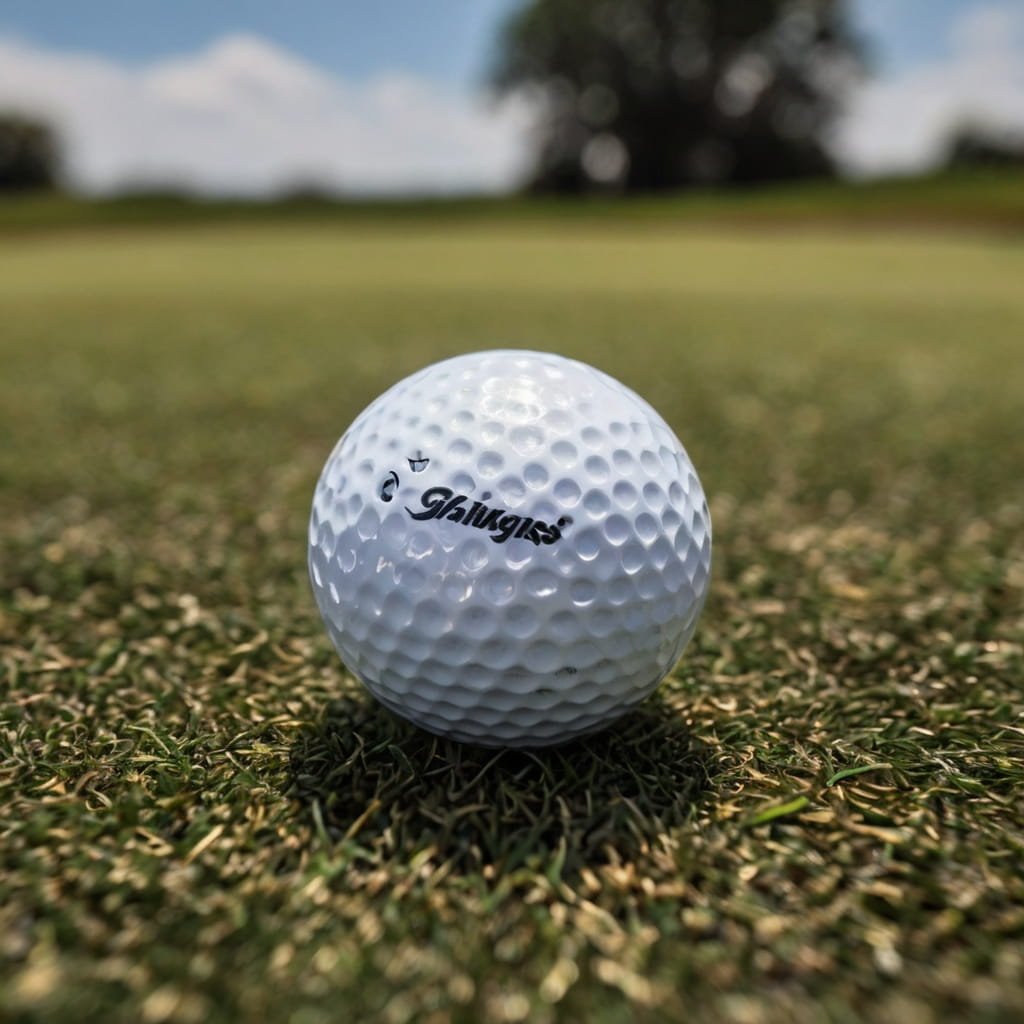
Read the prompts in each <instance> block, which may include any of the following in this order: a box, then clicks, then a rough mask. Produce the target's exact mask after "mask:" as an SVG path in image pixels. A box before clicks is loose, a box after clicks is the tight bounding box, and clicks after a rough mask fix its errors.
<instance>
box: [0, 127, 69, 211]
mask: <svg viewBox="0 0 1024 1024" xmlns="http://www.w3.org/2000/svg"><path fill="white" fill-rule="evenodd" d="M59 173H60V144H59V141H58V139H57V133H56V132H55V131H54V129H53V128H51V127H50V126H49V125H48V124H46V123H45V122H44V121H39V120H37V119H35V118H32V117H26V116H24V115H22V114H15V113H3V112H0V192H29V191H35V190H39V189H51V188H54V187H56V185H57V182H58V178H59Z"/></svg>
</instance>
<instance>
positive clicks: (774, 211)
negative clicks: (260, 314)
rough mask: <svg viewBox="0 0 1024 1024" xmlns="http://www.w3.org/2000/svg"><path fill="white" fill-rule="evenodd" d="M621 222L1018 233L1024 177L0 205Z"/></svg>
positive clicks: (117, 219)
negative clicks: (616, 191)
mask: <svg viewBox="0 0 1024 1024" xmlns="http://www.w3.org/2000/svg"><path fill="white" fill-rule="evenodd" d="M597 216H599V217H601V218H603V219H604V220H605V221H606V222H608V221H611V222H624V223H625V224H636V223H640V224H644V223H646V224H652V223H656V224H665V223H669V224H674V225H679V224H697V225H700V224H710V225H719V226H730V225H731V226H738V227H747V226H751V225H759V226H772V225H775V226H782V227H791V226H794V225H805V226H814V225H821V224H832V225H843V226H846V227H860V228H864V227H865V226H867V227H879V226H882V227H891V226H893V225H901V224H902V225H906V226H916V227H929V228H936V227H951V228H964V227H968V228H982V229H985V230H989V231H999V232H1014V233H1017V234H1019V233H1020V231H1021V230H1024V177H1022V175H1021V173H1020V171H1019V170H1016V169H1010V170H1005V169H975V170H970V171H955V172H949V171H947V172H943V173H938V174H934V175H930V176H927V177H903V178H892V179H887V180H874V181H866V182H859V183H850V182H842V181H834V182H830V181H824V182H816V183H811V184H807V183H800V184H796V185H793V184H782V185H769V186H763V187H761V188H756V189H743V190H735V191H722V190H704V189H696V190H691V191H686V192H681V193H679V194H677V195H674V196H670V197H656V198H630V199H625V200H624V199H622V198H614V197H613V198H602V197H592V198H589V199H587V200H586V201H580V200H579V199H572V200H562V199H552V198H545V199H537V198H533V199H530V198H524V197H511V198H501V197H497V198H494V197H486V196H484V197H477V198H472V197H471V198H440V199H399V200H387V201H385V200H375V201H373V202H360V201H359V200H346V199H332V198H329V197H327V196H320V197H318V196H316V195H306V196H303V195H296V196H290V197H289V196H285V197H279V198H276V199H271V200H268V201H266V202H261V203H252V202H249V201H246V200H224V199H206V200H196V199H193V198H189V197H188V196H185V195H176V194H174V193H166V194H160V193H139V194H137V195H131V194H129V195H124V196H118V197H115V198H111V199H105V200H87V199H76V198H74V197H73V196H67V195H42V196H31V197H28V198H22V199H20V200H17V201H10V200H8V201H6V202H0V233H21V234H33V233H36V232H39V231H52V230H61V231H66V230H68V229H82V228H86V229H88V228H95V227H102V226H106V227H115V226H117V227H124V226H139V225H143V226H147V225H153V224H165V225H172V224H179V225H180V224H210V223H215V224H216V223H220V224H232V223H235V224H237V223H243V224H251V223H253V222H256V223H264V224H273V223H295V222H300V223H307V224H309V223H317V224H322V223H325V222H326V223H328V224H335V225H337V224H357V225H358V224H364V225H365V224H369V225H371V226H379V225H381V224H391V225H392V226H394V227H397V228H399V229H400V230H404V229H405V227H406V226H408V225H409V224H410V223H417V222H420V223H422V222H428V223H429V222H436V221H438V220H445V221H453V222H455V223H458V224H465V223H467V222H469V223H472V222H479V221H483V222H485V223H487V224H492V223H493V222H494V221H499V222H501V221H503V222H506V223H508V222H516V223H520V222H522V221H523V220H524V219H529V220H533V221H540V222H541V223H543V222H550V221H551V219H552V218H554V219H558V220H567V221H570V222H575V221H580V220H583V221H592V220H593V219H594V218H595V217H597Z"/></svg>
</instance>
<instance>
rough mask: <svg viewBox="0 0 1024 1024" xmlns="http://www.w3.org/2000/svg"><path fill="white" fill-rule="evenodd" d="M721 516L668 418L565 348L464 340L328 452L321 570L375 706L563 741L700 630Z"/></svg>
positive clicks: (446, 732)
mask: <svg viewBox="0 0 1024 1024" xmlns="http://www.w3.org/2000/svg"><path fill="white" fill-rule="evenodd" d="M710 567H711V520H710V516H709V514H708V507H707V502H706V500H705V497H704V492H703V490H702V488H701V485H700V481H699V479H698V477H697V473H696V470H695V469H694V468H693V465H692V463H691V462H690V459H689V457H688V456H687V454H686V451H685V450H684V448H683V446H682V444H680V442H679V440H678V438H677V437H676V436H675V434H673V432H672V430H671V429H670V428H669V427H668V426H667V424H666V423H665V421H664V420H663V419H662V418H661V417H660V416H659V415H658V414H657V413H656V412H655V411H654V409H653V408H651V406H650V405H649V404H648V403H647V402H646V401H644V399H642V398H641V397H640V396H639V395H637V394H636V393H635V392H633V391H631V390H630V389H629V388H627V387H625V386H624V385H623V384H621V383H619V382H618V381H616V380H614V379H613V378H611V377H609V376H608V375H607V374H604V373H602V372H601V371H599V370H596V369H594V368H593V367H591V366H588V365H586V364H584V363H580V362H577V361H575V360H571V359H566V358H563V357H561V356H557V355H552V354H547V353H541V352H529V351H517V350H506V351H493V352H479V353H473V354H470V355H463V356H457V357H455V358H453V359H448V360H445V361H443V362H440V363H436V364H434V365H433V366H429V367H427V368H426V369H424V370H421V371H419V372H418V373H415V374H413V375H412V376H410V377H408V378H406V379H405V380H403V381H400V382H399V383H398V384H396V385H395V386H394V387H392V388H391V389H390V390H389V391H387V392H385V393H384V394H383V395H381V397H380V398H378V399H377V400H376V401H375V402H373V403H372V404H371V405H370V406H369V407H368V408H367V409H366V410H365V411H364V412H363V413H362V414H361V415H360V416H359V417H358V418H357V419H356V420H355V422H354V423H353V424H352V425H351V426H350V427H349V429H348V430H347V431H346V432H345V434H344V435H343V436H342V438H341V440H340V441H339V442H338V444H337V445H336V447H335V449H334V451H333V452H332V453H331V455H330V457H329V458H328V460H327V463H326V465H325V466H324V469H323V472H322V474H321V476H320V480H319V483H318V484H317V487H316V491H315V493H314V496H313V509H312V515H311V518H310V524H309V571H310V577H311V580H312V584H313V592H314V595H315V597H316V602H317V605H318V607H319V609H320V613H321V615H322V616H323V619H324V622H325V624H326V626H327V631H328V633H329V635H330V638H331V640H332V642H333V644H334V646H335V648H336V649H337V651H338V653H339V654H340V655H341V658H342V659H343V661H344V662H345V664H346V665H347V667H348V668H349V670H350V671H351V672H352V673H353V674H354V675H355V676H356V677H357V678H359V679H360V680H361V681H362V683H363V684H364V685H365V686H366V688H367V689H368V690H369V691H370V692H371V693H372V694H373V696H374V697H376V698H377V700H379V701H380V702H381V703H382V704H384V705H386V706H387V707H388V708H390V709H391V710H392V711H394V712H396V713H397V714H399V715H401V716H402V717H404V718H407V719H409V720H410V721H412V722H415V723H416V724H417V725H419V726H421V727H423V728H425V729H428V730H430V731H431V732H433V733H436V734H438V735H441V736H447V737H450V738H452V739H456V740H461V741H464V742H469V743H477V744H482V745H485V746H515V747H539V746H546V745H550V744H554V743H561V742H564V741H566V740H569V739H572V738H574V737H576V736H580V735H583V734H585V733H588V732H592V731H594V730H596V729H599V728H602V727H603V726H605V725H607V724H609V723H610V722H612V721H614V720H615V719H616V718H618V717H619V716H621V715H622V714H624V713H625V712H626V711H628V710H629V709H630V708H631V707H633V706H634V705H636V704H638V703H639V702H640V701H642V700H643V699H644V698H645V697H647V696H648V695H649V694H650V693H651V692H652V691H653V690H654V689H655V687H656V686H657V685H658V683H659V682H660V681H661V680H662V678H664V676H665V675H666V674H667V673H668V672H669V671H670V670H671V669H672V667H673V666H674V664H675V663H676V661H677V660H678V658H679V657H680V655H681V654H682V652H683V649H684V648H685V646H686V644H687V643H688V642H689V640H690V638H691V636H692V635H693V632H694V629H695V627H696V625H697V619H698V617H699V616H700V612H701V609H702V608H703V606H704V601H705V598H706V596H707V589H708V579H709V572H710Z"/></svg>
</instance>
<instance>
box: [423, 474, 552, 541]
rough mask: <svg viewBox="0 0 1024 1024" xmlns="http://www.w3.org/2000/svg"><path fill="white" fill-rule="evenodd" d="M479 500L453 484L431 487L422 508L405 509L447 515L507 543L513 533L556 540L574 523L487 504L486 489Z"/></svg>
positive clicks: (425, 515) (431, 515)
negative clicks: (517, 513)
mask: <svg viewBox="0 0 1024 1024" xmlns="http://www.w3.org/2000/svg"><path fill="white" fill-rule="evenodd" d="M480 497H481V499H482V500H480V501H472V500H471V499H470V497H469V495H468V494H456V493H455V492H454V491H453V490H452V489H451V488H450V487H428V488H427V489H426V490H425V491H424V492H423V493H422V494H421V495H420V502H421V503H422V505H423V510H422V511H420V512H417V511H415V510H413V509H411V508H409V506H408V505H406V506H405V511H406V512H408V513H409V515H410V516H412V518H413V519H418V520H425V519H446V520H448V522H451V523H461V524H462V525H463V526H471V527H473V528H474V529H476V530H486V531H487V532H488V533H490V535H491V540H493V541H494V543H495V544H504V543H505V542H506V541H508V540H511V539H512V538H513V537H515V538H517V539H522V540H528V541H529V542H530V543H531V544H537V545H541V544H555V543H557V542H558V541H560V540H561V539H562V531H563V530H564V529H565V528H566V527H567V526H569V525H570V524H571V523H572V520H571V519H570V518H568V517H562V518H561V519H559V520H558V522H556V523H545V522H543V521H542V520H540V519H531V518H530V517H529V516H520V515H516V514H515V513H514V512H509V511H508V509H504V508H500V507H497V508H494V507H491V506H488V505H486V504H484V502H486V501H487V500H488V499H489V498H490V497H491V495H490V492H488V491H485V492H484V493H483V494H482V495H481V496H480Z"/></svg>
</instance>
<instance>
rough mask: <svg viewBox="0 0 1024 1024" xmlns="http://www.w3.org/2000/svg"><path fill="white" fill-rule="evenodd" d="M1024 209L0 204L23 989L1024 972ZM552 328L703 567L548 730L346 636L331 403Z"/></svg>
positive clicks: (754, 1002) (388, 1013)
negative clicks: (1013, 225) (317, 534)
mask: <svg viewBox="0 0 1024 1024" xmlns="http://www.w3.org/2000/svg"><path fill="white" fill-rule="evenodd" d="M1022 281H1024V246H1022V245H1021V241H1020V238H1019V236H1007V235H1002V236H998V237H997V236H992V235H960V236H942V235H935V234H931V235H928V236H914V235H897V234H870V233H864V232H861V233H858V234H857V235H856V236H852V235H844V234H842V233H831V234H830V233H821V232H812V233H808V234H803V235H801V236H799V237H791V236H787V235H786V234H785V233H783V232H781V231H774V232H762V233H760V234H743V233H740V232H739V231H737V230H735V229H729V230H724V229H721V230H715V231H711V230H703V231H698V230H695V229H690V230H688V231H687V230H682V229H675V228H671V227H668V226H666V225H663V224H657V223H655V222H654V221H653V220H652V222H651V223H650V224H626V223H615V224H608V223H605V222H604V221H602V220H600V219H597V218H593V219H588V218H585V217H580V218H579V219H578V220H577V221H574V222H573V223H566V222H565V221H564V220H561V221H558V222H553V223H551V224H547V225H546V224H544V223H542V222H539V221H536V220H533V221H531V222H530V223H529V224H521V225H520V224H517V223H516V222H514V221H512V220H511V219H509V218H504V217H503V218H499V219H497V220H495V221H487V219H486V218H481V219H476V220H474V221H473V222H472V223H466V224H453V223H445V224H433V223H431V222H430V220H429V218H426V219H423V218H420V219H417V220H416V221H415V223H411V222H410V223H409V224H406V225H403V224H402V223H401V221H399V220H396V219H395V218H394V217H393V216H391V217H389V218H387V219H386V222H384V223H382V224H380V225H375V224H374V223H372V222H371V221H369V220H367V221H365V222H362V223H360V224H335V225H319V226H312V225H305V226H303V225H288V224H280V225H270V224H263V225H255V226H246V225H241V224H240V225H234V226H232V225H220V226H216V225H208V226H206V227H192V228H188V229H186V228H175V229H170V228H167V229H159V230H157V229H153V230H146V229H141V228H139V229H132V230H120V231H118V232H115V233H110V232H107V233H104V232H103V231H100V230H97V229H93V230H79V231H77V232H76V233H73V234H70V235H65V234H59V233H58V234H54V233H43V234H37V235H34V236H32V237H18V238H15V237H11V236H9V237H8V238H7V239H6V240H5V241H4V240H0V368H2V372H0V438H2V440H3V444H2V446H0V522H2V523H3V526H2V529H0V584H2V585H0V650H2V654H0V658H2V662H0V665H2V676H0V679H2V691H3V699H2V701H0V715H2V719H3V721H2V725H0V953H2V960H0V963H2V967H0V1007H2V1011H0V1015H4V1016H6V1018H7V1019H11V1020H40V1019H49V1020H60V1019H66V1020H75V1021H91V1020H102V1021H137V1020H142V1021H146V1022H150V1024H159V1022H162V1021H180V1022H184V1024H187V1022H193V1021H194V1022H200V1021H214V1022H217V1021H237V1020H254V1021H255V1020H291V1021H294V1022H296V1024H314V1022H317V1021H321V1020H322V1021H329V1020H338V1019H342V1020H358V1019H361V1018H362V1019H368V1020H382V1021H386V1022H393V1024H401V1022H403V1021H414V1020H415V1021H437V1022H440V1021H447V1020H455V1021H481V1020H486V1021H518V1020H530V1021H540V1022H545V1021H554V1020H587V1021H595V1022H618V1021H626V1020H659V1019H684V1018H685V1019H687V1020H690V1021H694V1022H698V1024H700V1022H705V1021H707V1022H710V1021H717V1020H722V1021H734V1022H737V1024H758V1022H761V1021H773V1020H779V1021H783V1020H784V1021H796V1022H805V1021H806V1022H815V1021H825V1020H829V1021H833V1020H834V1021H840V1022H845V1021H857V1020H871V1021H894V1022H895V1021H898V1022H900V1024H918V1022H920V1024H928V1022H931V1021H936V1020H940V1019H967V1018H970V1019H973V1020H981V1021H1001V1020H1015V1019H1020V1016H1021V1014H1022V1013H1024V877H1022V870H1021V864H1022V862H1024V861H1022V858H1024V810H1022V808H1024V658H1022V651H1024V646H1022V645H1024V602H1022V595H1024V438H1022V431H1021V423H1022V412H1024V359H1022V339H1024V289H1022V288H1021V282H1022ZM510 344H511V345H522V346H531V347H539V348H546V349H555V350H558V351H561V352H564V353H566V354H568V355H572V356H579V357H582V358H584V359H587V360H588V361H590V362H593V363H595V364H597V365H598V366H600V367H602V368H603V369H605V370H608V371H609V372H611V373H613V374H616V375H617V376H619V377H621V378H622V379H623V380H624V381H626V382H627V383H628V384H630V385H631V386H633V387H634V388H636V389H638V390H639V391H641V392H642V393H643V394H644V395H645V396H647V397H648V398H649V399H650V400H651V401H652V402H653V403H654V404H655V405H656V406H657V407H659V408H660V409H661V410H663V412H664V413H665V415H666V417H667V418H668V419H669V420H670V422H671V423H672V425H673V426H674V427H675V428H676V429H677V431H678V433H679V434H680V436H681V437H682V438H683V439H684V441H685V443H686V445H687V448H688V450H689V452H690V455H691V456H692V458H693V459H694V461H695V463H696V465H697V466H698V468H699V469H700V471H701V474H702V478H703V481H704V483H705V487H706V489H707V491H708V493H709V495H710V497H711V504H712V515H713V520H714V526H715V545H716V547H715V564H714V570H713V573H714V581H713V590H712V597H711V600H710V602H709V605H708V607H707V610H706V612H705V616H704V619H703V621H702V623H701V626H700V628H699V630H698V634H697V637H696V639H695V640H694V642H693V644H692V645H691V647H690V649H689V651H688V652H687V654H686V656H685V658H684V660H683V661H682V662H681V664H680V665H679V667H678V668H677V670H676V671H675V673H674V674H673V675H672V677H671V678H670V679H669V680H668V681H666V683H665V684H664V685H663V686H662V687H661V688H660V690H659V691H658V693H657V694H656V695H655V696H654V697H653V698H652V699H651V700H649V701H648V702H647V704H645V705H644V706H643V707H642V709H641V710H639V711H638V712H636V713H635V714H633V715H632V716H631V717H629V718H628V719H627V720H625V721H624V722H623V723H622V724H621V725H620V726H618V727H617V728H614V729H613V730H610V731H609V732H607V733H605V734H603V735H601V736H598V737H595V738H593V739H590V740H587V741H584V742H579V743H576V744H573V745H571V746H568V747H566V748H564V749H561V750H557V751H554V752H547V753H536V754H531V753H509V752H505V753H495V752H487V751H481V750H476V749H471V748H463V747H458V746H455V745H452V744H450V743H447V742H442V741H440V740H435V739H433V738H431V737H429V736H427V735H425V734H422V733H419V732H417V731H416V730H414V729H412V728H411V727H408V726H405V725H403V724H402V723H401V722H399V721H397V720H396V719H394V718H392V717H391V716H390V715H388V714H387V713H385V712H383V711H381V710H379V709H377V708H376V707H375V706H374V705H372V703H371V702H370V701H369V700H368V698H367V697H366V696H365V695H364V694H363V693H362V691H361V690H360V688H359V686H358V685H357V684H356V683H354V682H353V681H352V680H351V678H349V677H347V676H346V675H345V673H344V670H343V668H342V667H341V665H340V664H339V663H338V661H337V659H336V657H335V655H334V654H333V652H332V650H331V648H330V646H329V643H328V641H327V639H326V636H325V634H324V632H323V630H322V628H321V626H320V623H319V621H318V619H317V615H316V612H315V609H314V606H313V603H312V600H311V598H310V594H309V590H308V586H307V582H306V579H305V565H304V562H305V533H306V517H307V513H308V503H309V499H310V496H311V493H312V488H313V484H314V482H315V479H316V476H317V474H318V472H319V469H320V466H321V464H322V462H323V460H324V458H325V457H326V455H327V454H328V452H329V451H330V449H331V447H332V445H333V443H334V441H335V439H336V437H337V436H338V435H339V434H340V433H341V431H342V430H343V428H344V427H345V425H346V424H347V423H348V422H349V420H350V419H351V418H352V417H353V416H354V414H355V413H356V412H357V411H358V410H359V409H360V408H361V407H362V406H363V405H364V404H365V403H366V402H367V401H368V400H369V399H370V398H371V397H372V396H374V395H375V394H376V393H377V392H378V391H379V390H381V389H382V388H383V387H384V386H386V385H387V384H389V383H390V382H392V381H394V380H395V379H397V378H398V377H400V376H401V375H403V374H404V373H406V372H408V371H410V370H412V369H414V368H416V367H419V366H421V365H423V364H425V363H427V362H429V361H431V360H433V359H436V358H439V357H442V356H445V355H449V354H453V353H456V352H460V351H465V350H469V349H474V348H479V347H486V346H495V345H510Z"/></svg>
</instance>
